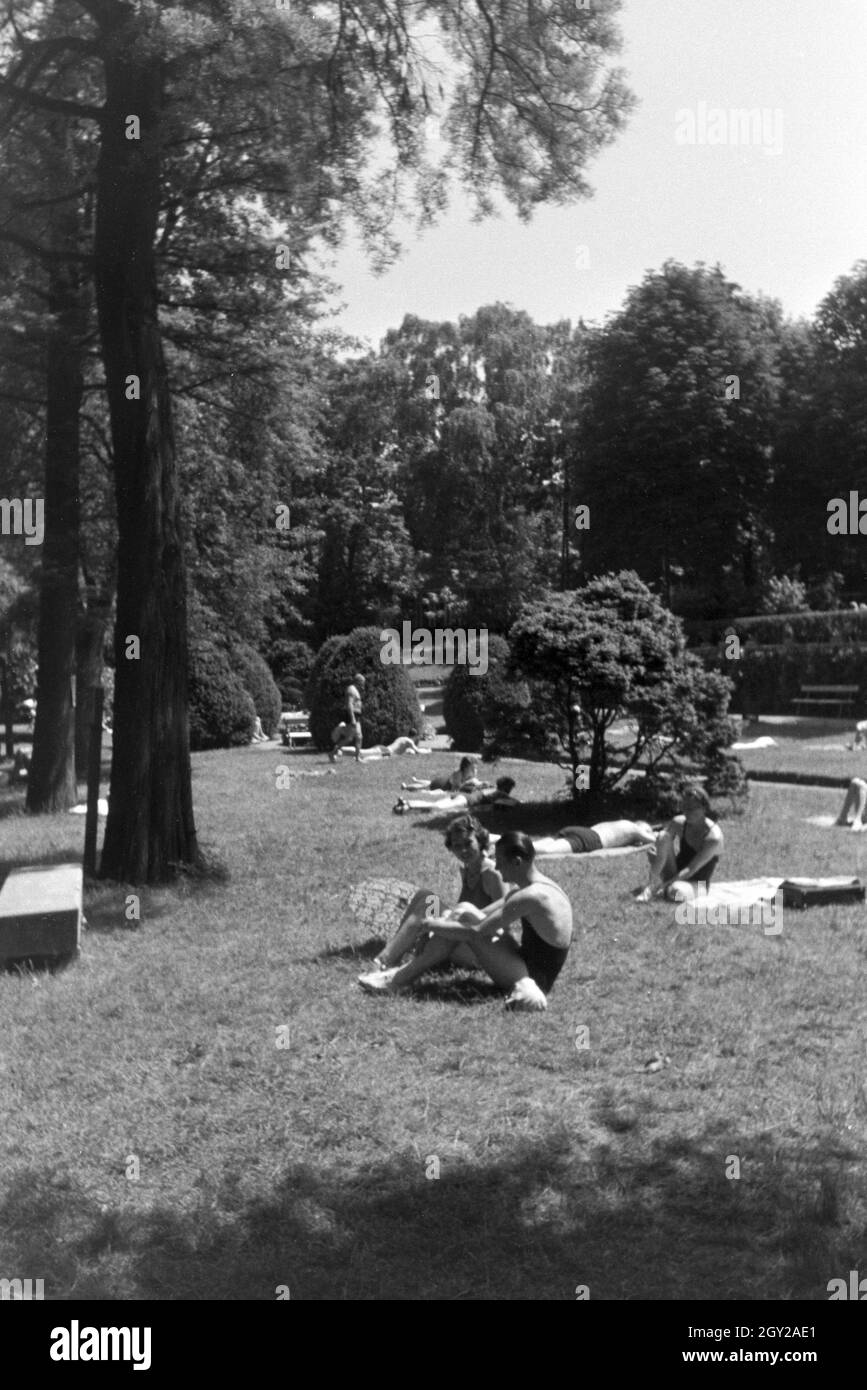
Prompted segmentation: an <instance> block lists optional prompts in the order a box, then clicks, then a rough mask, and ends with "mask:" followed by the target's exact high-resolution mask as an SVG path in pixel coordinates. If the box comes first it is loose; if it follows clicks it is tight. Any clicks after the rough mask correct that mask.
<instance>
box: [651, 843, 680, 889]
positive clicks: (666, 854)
mask: <svg viewBox="0 0 867 1390" xmlns="http://www.w3.org/2000/svg"><path fill="white" fill-rule="evenodd" d="M675 878H677V860H676V856H675V853H674V839H673V837H672V836H671V835H669V833H668V831H667V830H661V831H660V832H659V835H658V836H657V840H656V851H655V853H653V854H651V855H650V888H651V892H654V893H655V892H657V891H658V890H659V889H660V888H662V887H664V886H665V885H666V884H668V883H671V882H672V880H673V879H675Z"/></svg>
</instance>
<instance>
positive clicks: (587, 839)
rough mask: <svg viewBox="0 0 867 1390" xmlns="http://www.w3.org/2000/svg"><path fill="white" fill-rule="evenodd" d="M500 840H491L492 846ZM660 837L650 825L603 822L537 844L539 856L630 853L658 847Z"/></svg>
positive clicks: (538, 840)
mask: <svg viewBox="0 0 867 1390" xmlns="http://www.w3.org/2000/svg"><path fill="white" fill-rule="evenodd" d="M498 838H499V837H498V836H496V835H492V836H491V840H492V842H496V840H497V839H498ZM655 844H656V836H655V834H654V833H653V830H652V829H651V827H650V826H649V825H648V824H647V821H634V820H600V821H597V822H596V824H595V825H565V826H564V827H563V829H562V830H560V831H558V832H557V834H556V835H543V836H539V837H537V838H535V839H534V840H533V848H534V850H535V851H536V853H537V854H592V853H593V852H594V851H595V850H598V849H626V848H628V847H629V846H630V845H655Z"/></svg>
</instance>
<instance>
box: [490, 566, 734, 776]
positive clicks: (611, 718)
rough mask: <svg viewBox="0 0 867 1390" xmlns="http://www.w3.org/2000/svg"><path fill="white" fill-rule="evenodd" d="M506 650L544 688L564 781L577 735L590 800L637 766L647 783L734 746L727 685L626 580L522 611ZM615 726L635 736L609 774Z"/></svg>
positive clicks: (648, 595) (637, 585)
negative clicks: (558, 735) (565, 755)
mask: <svg viewBox="0 0 867 1390" xmlns="http://www.w3.org/2000/svg"><path fill="white" fill-rule="evenodd" d="M509 642H510V645H511V648H512V653H513V657H514V660H515V663H516V665H517V667H518V669H519V670H520V671H521V672H522V673H523V674H524V675H526V676H528V677H530V678H531V679H532V678H534V677H535V678H537V679H540V680H546V681H548V682H550V684H551V685H552V686H553V692H554V699H555V701H556V708H557V712H558V715H559V721H560V724H561V727H565V729H566V743H567V747H568V749H569V755H570V760H571V764H572V771H573V780H575V778H574V775H575V774H577V772H578V767H579V763H580V762H581V756H580V742H581V739H580V732H581V727H582V724H584V725H586V727H587V730H588V732H589V736H590V743H591V746H590V760H589V763H590V765H589V785H588V787H587V790H589V792H590V793H591V795H592V796H594V797H598V796H599V795H601V794H602V793H604V792H605V791H607V790H609V789H610V788H611V787H614V786H616V785H617V783H618V782H621V781H622V780H623V778H624V777H625V776H626V775H627V773H628V772H630V771H631V770H632V769H633V768H634V767H635V766H636V765H637V764H638V763H639V761H641V762H642V764H643V765H644V766H645V767H646V768H647V769H648V772H649V773H653V772H654V771H656V770H658V769H659V768H660V767H663V766H666V765H672V764H674V762H675V760H676V759H678V758H687V757H688V758H690V759H693V760H698V761H704V760H707V759H710V758H711V757H712V756H714V755H715V754H716V753H717V752H718V750H720V749H722V748H725V747H727V746H728V745H729V743H731V741H732V739H733V738H734V727H733V725H732V723H731V721H730V720H729V719H728V718H727V713H726V712H727V708H728V702H729V697H730V693H731V685H730V682H729V681H727V680H726V679H725V678H724V677H722V676H720V675H718V674H716V673H713V672H707V671H705V670H704V668H703V666H702V665H701V663H700V662H699V660H698V659H697V658H696V657H694V656H693V655H692V654H691V653H689V652H687V651H686V650H685V639H684V636H683V631H682V628H681V624H680V621H679V619H677V618H676V617H675V616H674V614H672V613H671V612H669V610H668V609H667V608H665V606H664V605H663V604H662V603H661V602H660V600H659V599H658V598H657V597H656V595H655V594H653V593H652V592H651V591H650V589H648V588H647V586H646V585H645V584H643V583H642V582H641V580H640V579H639V578H638V576H637V575H636V574H635V573H634V572H630V571H624V572H623V573H621V574H618V575H605V576H602V577H601V578H598V579H594V580H591V581H590V583H588V584H587V585H586V586H585V587H584V588H583V589H577V590H574V591H572V592H570V593H565V594H549V595H548V596H547V597H546V599H544V600H543V601H541V602H538V603H533V604H529V605H527V607H526V608H525V610H524V612H523V613H522V615H521V617H520V618H519V619H518V621H517V622H516V623H515V625H514V627H513V628H512V630H511V632H510V634H509ZM622 720H628V721H630V722H631V723H633V724H634V736H633V741H632V743H631V745H629V746H627V747H626V748H621V749H620V750H619V751H620V756H621V759H622V761H620V762H619V763H618V764H617V765H615V764H614V763H613V761H612V752H613V747H612V745H611V744H609V742H608V739H607V734H608V732H609V730H610V729H611V726H612V725H613V724H614V723H615V721H622ZM576 785H577V782H576Z"/></svg>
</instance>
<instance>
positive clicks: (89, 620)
mask: <svg viewBox="0 0 867 1390" xmlns="http://www.w3.org/2000/svg"><path fill="white" fill-rule="evenodd" d="M86 599H87V606H86V607H82V608H81V609H80V611H79V614H78V636H77V640H76V664H75V670H76V691H77V696H76V704H75V775H76V777H77V778H78V780H79V781H80V782H83V781H85V780H86V778H87V759H88V752H89V748H90V731H91V726H92V724H93V709H94V705H95V703H96V687H97V686H98V685H99V684H100V683H101V681H102V668H103V649H104V646H105V633H106V628H107V627H108V620H109V617H110V616H111V603H112V596H111V594H108V593H97V592H95V591H94V589H93V587H92V586H89V587H88V591H87V595H86Z"/></svg>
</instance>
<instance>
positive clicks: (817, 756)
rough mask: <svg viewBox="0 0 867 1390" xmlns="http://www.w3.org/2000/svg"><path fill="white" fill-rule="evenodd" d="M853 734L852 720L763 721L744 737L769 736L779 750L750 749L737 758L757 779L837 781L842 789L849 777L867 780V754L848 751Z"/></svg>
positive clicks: (749, 728) (751, 727)
mask: <svg viewBox="0 0 867 1390" xmlns="http://www.w3.org/2000/svg"><path fill="white" fill-rule="evenodd" d="M853 732H854V724H853V721H852V720H848V721H843V720H839V719H837V720H835V719H825V720H820V719H813V720H798V721H797V722H795V721H791V722H789V721H784V720H780V719H779V718H778V719H763V720H759V721H758V722H756V723H753V724H749V725H747V727H746V728H745V729H744V733H743V737H744V738H745V739H753V738H757V737H759V735H770V737H771V738H773V739H775V740H776V744H777V746H776V748H748V749H745V750H744V751H743V752H742V753H739V754H738V756H739V757H740V759H741V761H742V762H743V764H744V767H746V768H747V769H748V771H749V772H751V773H752V774H753V775H754V776H757V777H760V776H761V775H762V773H763V772H768V773H771V774H774V773H776V774H789V775H793V776H796V777H799V778H809V777H819V778H823V779H829V778H834V779H835V780H836V781H837V782H838V783H839V785H840V786H841V787H842V786H843V785H844V784H845V783H846V782H848V780H849V778H850V777H867V750H863V749H862V750H859V751H857V752H849V751H848V750H847V748H846V744H847V743H851V742H852V737H853ZM840 800H841V801H842V796H841V797H840Z"/></svg>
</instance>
